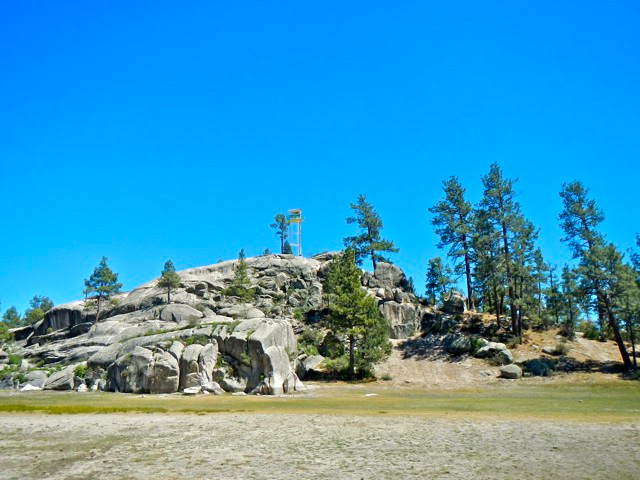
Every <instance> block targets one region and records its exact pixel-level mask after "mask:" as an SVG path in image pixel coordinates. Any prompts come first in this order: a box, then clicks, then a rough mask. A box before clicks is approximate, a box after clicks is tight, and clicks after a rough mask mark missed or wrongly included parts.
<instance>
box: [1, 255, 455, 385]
mask: <svg viewBox="0 0 640 480" xmlns="http://www.w3.org/2000/svg"><path fill="white" fill-rule="evenodd" d="M334 256H335V254H332V253H327V254H322V255H318V256H315V257H313V258H302V257H297V256H293V255H264V256H259V257H253V258H248V259H247V260H246V263H247V266H248V269H249V275H250V280H251V285H252V287H253V288H254V290H255V296H254V298H253V300H252V301H251V302H250V303H244V302H242V301H241V300H240V299H239V298H236V297H233V296H229V295H225V292H226V291H227V290H226V289H227V288H228V287H229V285H230V284H231V282H232V280H233V278H234V269H235V266H236V264H237V261H235V260H233V261H226V262H221V263H217V264H214V265H209V266H205V267H199V268H191V269H188V270H184V271H181V272H178V274H179V277H180V286H179V287H178V288H177V289H175V290H172V293H171V301H172V303H170V304H167V303H166V302H167V292H166V289H164V288H159V287H158V286H157V279H155V280H153V281H150V282H148V283H146V284H144V285H141V286H139V287H137V288H135V289H133V290H132V291H131V292H127V293H122V294H119V295H117V296H115V297H113V298H112V299H111V301H110V302H109V303H108V304H107V305H106V306H105V307H103V308H102V310H101V312H100V318H99V321H97V322H96V310H95V306H94V305H93V302H91V301H85V300H78V301H76V302H72V303H67V304H64V305H60V306H57V307H55V308H53V309H52V310H50V311H49V312H47V314H46V316H45V318H44V319H43V320H42V321H41V322H39V323H37V324H35V325H34V326H31V327H25V328H22V329H18V330H16V331H15V332H14V334H15V338H16V340H17V343H16V344H15V346H14V347H13V348H14V349H15V352H14V353H16V354H17V355H20V356H21V357H23V358H24V360H22V364H21V365H20V366H19V367H17V368H16V371H15V372H13V371H12V374H11V375H4V385H5V386H24V385H30V386H31V387H30V388H39V387H44V388H46V389H74V388H75V389H80V390H84V389H87V388H93V389H101V390H108V391H120V392H133V393H173V392H177V391H185V392H187V393H190V392H195V391H200V390H205V391H210V392H212V393H223V392H224V391H227V392H234V393H238V392H242V393H260V394H281V393H286V392H292V391H295V390H300V389H303V388H304V387H303V385H302V383H301V381H300V379H299V376H298V374H300V375H304V374H305V372H306V369H307V368H311V366H312V365H314V364H315V365H317V359H316V361H315V363H314V361H310V360H311V359H309V358H308V357H307V356H306V355H305V354H304V353H302V352H298V345H297V340H296V333H300V332H301V331H303V330H304V328H305V325H308V324H313V323H314V322H317V321H318V320H319V319H320V318H321V317H322V315H323V313H324V311H323V309H324V306H323V302H322V279H323V274H324V271H325V269H326V267H327V264H328V262H329V261H331V259H332V258H333V257H334ZM362 285H363V288H366V289H367V291H368V292H369V294H370V295H372V296H374V297H375V299H376V300H377V302H378V305H379V309H380V311H381V313H382V314H383V315H384V316H385V317H386V318H387V319H388V320H389V323H390V331H389V336H390V338H393V339H403V338H407V337H409V336H411V335H412V334H414V333H415V332H417V331H419V330H420V329H421V325H422V323H423V321H424V320H425V319H426V318H431V317H430V316H432V315H433V313H432V312H431V310H430V309H428V308H427V307H426V306H424V305H423V304H421V303H420V302H419V301H417V299H416V298H415V297H414V296H413V294H412V293H410V292H409V289H408V282H407V280H406V278H405V276H404V274H403V273H402V271H401V270H400V269H398V268H397V267H395V266H393V265H390V264H387V263H379V264H378V266H377V268H376V270H375V271H374V272H373V273H368V272H363V275H362ZM461 308H463V307H461ZM0 357H1V355H0ZM6 357H7V356H6V355H5V363H6ZM1 361H2V359H1V358H0V363H1ZM34 366H36V367H37V368H35V369H34V368H33V367H34ZM7 371H8V370H7ZM5 373H6V372H5ZM28 388H29V387H28Z"/></svg>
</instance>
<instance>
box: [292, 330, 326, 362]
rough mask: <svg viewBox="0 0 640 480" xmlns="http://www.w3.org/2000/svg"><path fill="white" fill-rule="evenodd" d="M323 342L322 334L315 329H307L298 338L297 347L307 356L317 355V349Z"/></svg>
mask: <svg viewBox="0 0 640 480" xmlns="http://www.w3.org/2000/svg"><path fill="white" fill-rule="evenodd" d="M322 340H324V333H323V332H322V331H321V330H317V329H315V328H307V329H306V330H304V331H303V332H302V333H301V334H300V336H299V337H298V346H299V347H300V350H302V351H303V352H304V353H306V354H307V355H310V356H311V355H319V347H320V345H321V344H322Z"/></svg>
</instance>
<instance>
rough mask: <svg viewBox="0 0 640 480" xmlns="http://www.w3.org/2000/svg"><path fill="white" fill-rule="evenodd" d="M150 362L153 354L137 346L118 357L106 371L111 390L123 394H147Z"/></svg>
mask: <svg viewBox="0 0 640 480" xmlns="http://www.w3.org/2000/svg"><path fill="white" fill-rule="evenodd" d="M152 361H153V352H152V351H151V350H149V349H147V348H144V347H139V346H136V347H135V348H134V349H133V351H132V352H131V353H127V354H125V355H121V356H120V357H118V358H117V359H116V361H115V362H114V363H112V364H111V365H110V366H109V369H108V372H109V380H110V383H111V386H112V389H114V390H116V391H119V392H123V393H148V392H149V378H150V377H149V366H150V365H151V363H152Z"/></svg>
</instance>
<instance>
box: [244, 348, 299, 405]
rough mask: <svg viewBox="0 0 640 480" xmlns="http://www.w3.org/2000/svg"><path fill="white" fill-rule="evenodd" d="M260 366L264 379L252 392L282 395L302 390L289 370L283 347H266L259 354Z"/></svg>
mask: <svg viewBox="0 0 640 480" xmlns="http://www.w3.org/2000/svg"><path fill="white" fill-rule="evenodd" d="M260 366H261V368H262V374H263V377H264V380H263V381H262V382H260V383H259V384H258V385H257V386H256V387H255V388H254V389H253V393H261V394H264V395H282V394H283V393H291V392H295V391H300V390H304V385H302V382H300V380H299V379H298V376H297V375H296V374H295V373H293V371H292V370H291V364H290V362H289V357H288V356H287V352H286V351H285V349H284V348H283V347H280V346H270V347H267V349H266V350H265V351H264V355H262V356H261V365H260Z"/></svg>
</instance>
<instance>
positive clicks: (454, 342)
mask: <svg viewBox="0 0 640 480" xmlns="http://www.w3.org/2000/svg"><path fill="white" fill-rule="evenodd" d="M444 346H445V349H446V350H447V352H449V353H451V354H452V355H461V354H463V353H468V352H470V351H471V350H472V348H473V346H472V345H471V339H470V338H469V337H468V336H466V335H459V334H452V335H447V336H446V337H445V339H444Z"/></svg>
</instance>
